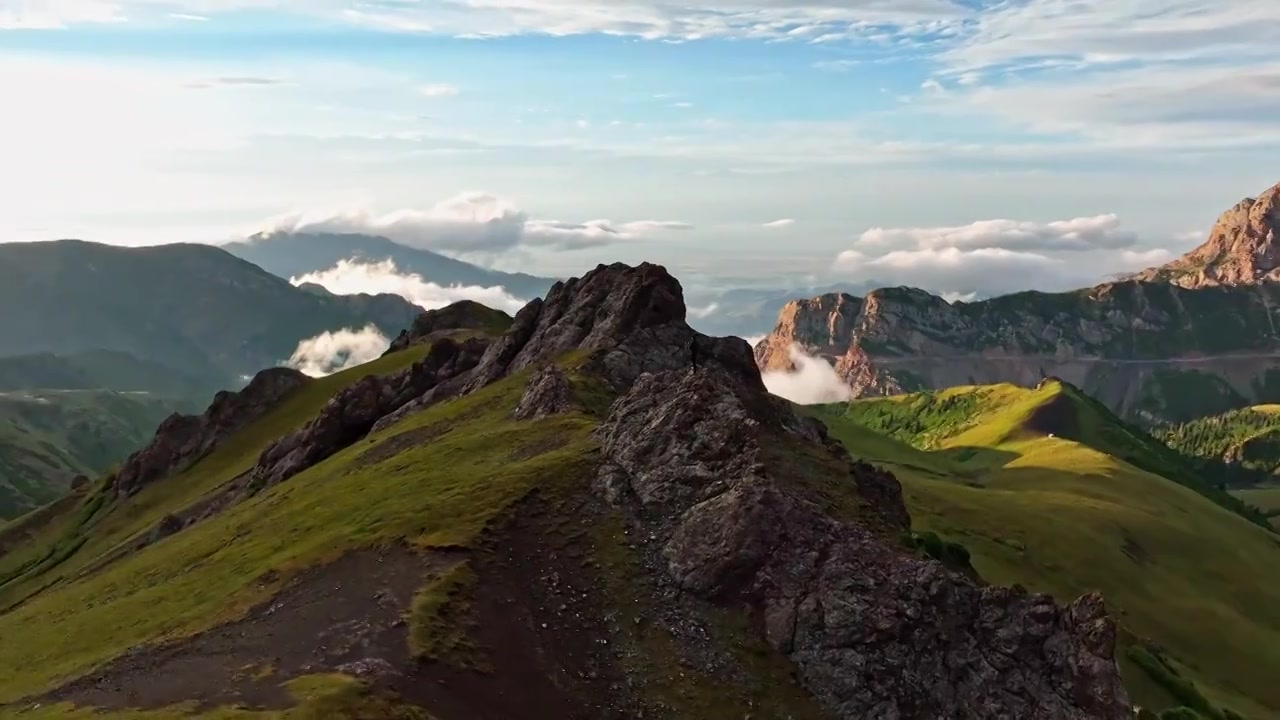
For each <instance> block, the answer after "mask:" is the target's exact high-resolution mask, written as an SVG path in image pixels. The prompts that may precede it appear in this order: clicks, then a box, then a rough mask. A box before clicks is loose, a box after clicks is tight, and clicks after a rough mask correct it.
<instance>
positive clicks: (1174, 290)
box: [756, 185, 1280, 424]
mask: <svg viewBox="0 0 1280 720" xmlns="http://www.w3.org/2000/svg"><path fill="white" fill-rule="evenodd" d="M1278 227H1280V185H1277V186H1275V187H1273V188H1271V189H1269V190H1268V191H1267V192H1265V193H1263V194H1262V195H1260V196H1259V197H1257V198H1248V199H1246V200H1244V201H1242V202H1240V203H1239V204H1237V205H1236V206H1234V207H1233V208H1231V209H1230V210H1228V211H1227V212H1226V213H1224V214H1223V215H1222V216H1221V217H1220V218H1219V220H1218V222H1217V224H1216V225H1215V226H1214V229H1213V230H1212V231H1211V232H1210V235H1209V239H1208V240H1207V241H1206V242H1205V243H1204V244H1203V245H1202V246H1200V247H1199V248H1197V249H1195V250H1193V251H1192V252H1190V253H1188V254H1187V255H1185V256H1183V257H1181V258H1179V259H1177V260H1175V261H1173V262H1171V263H1168V264H1167V265H1164V266H1161V267H1159V268H1153V269H1151V270H1148V271H1145V272H1143V273H1139V274H1137V275H1135V276H1132V277H1129V278H1126V279H1123V280H1120V281H1117V282H1109V283H1105V284H1103V285H1099V286H1097V287H1093V288H1086V289H1083V290H1077V291H1073V292H1065V293H1042V292H1023V293H1016V294H1013V295H1006V296H1002V297H996V298H992V299H989V300H984V301H979V302H973V303H954V304H952V303H948V302H947V301H946V300H944V299H942V298H940V297H937V296H935V295H931V294H930V293H927V292H925V291H923V290H917V289H913V288H905V287H903V288H885V289H879V290H875V291H872V292H870V293H867V294H866V295H865V296H864V297H857V296H854V295H850V294H845V293H831V294H826V295H821V296H818V297H815V298H812V299H808V300H796V301H793V302H790V303H788V304H787V305H785V306H784V307H783V309H782V311H781V313H780V315H779V318H778V322H777V324H776V326H775V328H774V330H773V332H772V333H771V334H770V335H769V336H768V337H766V338H765V339H764V340H763V341H762V342H761V343H759V344H758V345H757V347H756V359H757V362H758V363H759V365H760V367H761V368H763V369H765V370H782V369H790V368H792V367H793V365H794V363H793V360H792V357H791V355H790V350H789V348H790V347H791V346H792V345H796V346H799V347H800V348H802V349H803V350H805V351H806V352H808V353H812V354H817V355H820V356H822V357H825V358H827V359H828V360H830V361H831V362H832V363H833V364H834V365H835V369H836V371H837V373H838V374H839V376H840V377H841V378H842V379H843V380H844V381H845V382H846V383H847V384H848V385H849V386H850V388H851V389H852V391H853V393H854V395H855V396H873V395H887V394H895V393H900V392H910V391H915V390H926V389H937V388H945V387H953V386H957V385H975V384H991V383H1000V382H1011V383H1015V384H1018V385H1023V386H1030V385H1035V384H1036V383H1038V382H1039V381H1040V380H1041V379H1042V378H1044V377H1046V376H1057V377H1061V378H1063V379H1065V380H1067V381H1068V382H1070V383H1072V384H1074V385H1076V386H1078V387H1080V388H1082V389H1084V390H1085V391H1086V392H1087V393H1089V394H1090V395H1093V396H1094V397H1096V398H1098V399H1099V400H1101V401H1103V402H1104V403H1106V404H1107V405H1108V406H1109V407H1111V408H1112V409H1113V410H1116V411H1118V412H1119V413H1121V414H1122V415H1125V416H1127V417H1130V418H1134V419H1138V420H1141V421H1143V422H1146V423H1153V424H1159V423H1163V422H1178V421H1183V420H1188V419H1191V418H1195V417H1199V416H1203V415H1206V414H1212V413H1217V412H1223V411H1225V410H1228V409H1231V408H1235V407H1243V406H1245V405H1249V404H1254V403H1261V402H1275V401H1280V336H1278V335H1277V322H1278V321H1277V318H1276V315H1275V313H1276V311H1277V310H1280V283H1275V282H1272V281H1273V280H1274V279H1275V278H1276V277H1277V274H1278V271H1277V267H1278V266H1280V233H1278V232H1277V228H1278Z"/></svg>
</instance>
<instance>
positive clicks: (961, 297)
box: [942, 292, 978, 305]
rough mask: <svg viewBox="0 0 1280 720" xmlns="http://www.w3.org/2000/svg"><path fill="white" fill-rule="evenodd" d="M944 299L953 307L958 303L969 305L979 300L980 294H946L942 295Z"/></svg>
mask: <svg viewBox="0 0 1280 720" xmlns="http://www.w3.org/2000/svg"><path fill="white" fill-rule="evenodd" d="M942 299H943V300H946V301H947V302H949V303H951V304H952V305H954V304H956V303H958V302H963V303H969V302H973V301H974V300H977V299H978V293H976V292H967V293H958V292H944V293H942Z"/></svg>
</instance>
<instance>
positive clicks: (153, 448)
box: [108, 367, 310, 496]
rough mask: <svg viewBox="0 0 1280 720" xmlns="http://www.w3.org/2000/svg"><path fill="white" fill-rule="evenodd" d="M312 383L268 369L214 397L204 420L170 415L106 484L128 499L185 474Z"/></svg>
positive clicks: (292, 372) (289, 372)
mask: <svg viewBox="0 0 1280 720" xmlns="http://www.w3.org/2000/svg"><path fill="white" fill-rule="evenodd" d="M308 382H310V378H308V377H307V376H306V375H303V374H302V373H300V372H298V371H297V370H293V369H291V368H283V367H277V368H270V369H267V370H263V371H262V372H260V373H258V374H257V375H255V376H254V377H253V380H251V381H250V382H249V384H248V385H247V386H245V388H244V389H243V390H240V391H239V392H231V391H223V392H220V393H218V394H217V395H215V396H214V398H213V402H212V403H211V404H210V405H209V408H208V409H207V410H205V412H204V414H203V415H200V416H194V415H180V414H176V413H175V414H174V415H170V416H169V417H168V418H167V419H166V420H165V421H164V422H162V423H161V424H160V427H159V428H157V429H156V435H155V438H154V439H153V440H152V441H151V443H150V444H148V445H147V446H146V447H144V448H142V449H141V450H139V451H137V452H135V453H134V454H132V455H130V456H129V458H128V459H127V460H125V462H124V464H123V465H122V466H121V468H120V470H119V472H117V473H116V474H115V475H113V476H111V477H110V478H109V479H108V487H111V488H112V489H113V490H114V491H115V493H116V494H118V495H124V496H130V495H133V494H135V493H137V492H138V491H139V490H141V489H142V488H144V487H146V486H147V485H150V484H151V483H153V482H155V481H156V480H159V479H161V478H164V477H168V476H169V475H172V474H174V473H177V472H180V471H182V470H184V469H185V468H187V467H189V466H191V465H192V464H193V463H195V462H196V461H197V460H199V459H200V458H202V457H204V456H205V455H208V454H209V453H210V452H211V451H212V450H213V449H214V448H215V447H217V446H218V444H220V443H221V442H222V441H224V440H226V439H227V438H228V437H230V436H231V434H232V433H234V432H236V431H237V430H240V429H241V428H243V427H245V426H246V425H248V424H249V423H251V422H253V421H254V420H257V419H258V418H260V417H262V416H263V415H265V414H266V413H267V412H268V411H269V410H271V408H273V407H274V406H275V405H276V404H277V403H279V402H280V401H281V400H282V399H284V397H285V396H287V395H288V394H289V393H291V392H293V391H294V390H297V389H298V388H299V387H302V386H303V385H305V384H306V383H308Z"/></svg>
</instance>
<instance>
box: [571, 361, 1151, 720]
mask: <svg viewBox="0 0 1280 720" xmlns="http://www.w3.org/2000/svg"><path fill="white" fill-rule="evenodd" d="M749 385H750V384H749V383H743V382H740V381H739V380H738V379H735V378H733V377H731V376H730V375H729V374H728V373H725V372H722V371H720V370H711V371H707V372H702V373H696V374H695V373H688V372H666V373H660V374H645V375H643V376H641V377H640V378H639V379H638V380H637V382H636V383H635V386H634V388H633V389H632V390H631V391H630V392H629V393H628V394H627V395H626V396H624V397H622V398H620V399H619V400H618V401H617V402H616V403H615V404H614V406H613V409H612V411H611V412H610V416H609V418H608V419H607V421H606V422H605V423H604V424H603V425H602V426H601V428H600V429H599V431H598V433H597V435H598V438H599V440H600V442H601V445H602V449H603V453H604V457H605V462H604V464H603V466H602V468H601V470H600V472H599V475H598V477H597V481H596V487H597V489H598V491H599V492H600V493H601V494H602V496H603V497H604V498H605V499H606V500H608V501H609V502H610V503H612V504H614V505H616V506H618V507H621V508H623V509H624V510H626V511H627V512H628V513H629V515H630V516H631V518H632V521H633V522H635V523H638V524H640V525H641V527H642V528H643V529H642V532H646V533H648V534H650V535H651V536H652V537H653V538H655V539H656V542H658V543H660V546H661V547H662V557H663V558H664V559H665V563H666V566H665V573H666V574H667V575H668V576H669V577H670V578H671V580H672V581H674V582H675V583H676V584H677V585H678V586H679V587H680V588H682V589H683V591H684V592H687V593H690V594H692V595H695V596H697V597H700V598H704V599H706V600H710V601H713V602H732V603H735V604H746V605H747V606H749V607H750V608H751V609H752V611H753V613H754V614H755V615H756V616H758V617H759V618H760V621H761V626H762V628H763V632H764V635H765V637H766V639H767V640H768V642H769V643H770V644H771V645H773V647H775V648H776V649H778V650H779V651H780V652H783V653H785V654H786V655H787V656H789V657H790V658H791V660H792V661H793V662H794V663H795V665H796V668H797V670H798V674H799V677H800V679H801V681H802V683H803V685H804V686H805V687H806V688H807V689H808V691H809V692H811V693H812V694H813V695H814V696H815V697H816V698H817V699H818V700H819V701H820V702H821V703H822V704H823V705H824V706H825V707H827V708H828V709H829V710H830V711H831V712H832V713H833V714H834V715H835V716H837V717H841V718H849V719H853V718H938V719H941V718H975V719H976V718H1002V717H1004V718H1029V719H1033V720H1035V719H1043V720H1050V719H1053V720H1058V719H1063V720H1074V719H1080V720H1084V719H1085V718H1088V719H1091V720H1112V719H1115V720H1118V719H1119V718H1128V717H1129V716H1130V708H1129V702H1128V697H1127V695H1126V693H1125V690H1124V687H1123V685H1122V684H1121V681H1120V676H1119V672H1118V670H1117V668H1116V665H1115V661H1114V650H1115V626H1114V624H1113V623H1112V621H1111V620H1110V618H1108V617H1107V615H1106V613H1105V609H1104V607H1103V604H1102V601H1101V598H1099V597H1097V596H1092V595H1090V596H1085V597H1083V598H1081V599H1079V600H1077V601H1075V602H1074V603H1071V604H1069V605H1067V606H1065V607H1062V606H1059V605H1057V604H1056V603H1054V601H1053V600H1052V599H1051V598H1049V597H1047V596H1043V595H1028V594H1026V593H1024V592H1019V591H1015V590H1010V589H1005V588H981V587H978V586H977V585H976V584H975V583H974V582H973V581H972V580H970V579H969V578H967V577H964V576H962V575H959V574H956V573H954V572H951V571H949V570H947V569H946V568H944V567H943V566H942V565H941V564H940V563H937V562H935V561H933V560H927V559H921V558H919V557H917V556H915V555H914V554H912V553H910V552H908V551H907V550H906V549H905V548H903V547H901V546H900V545H898V544H897V542H896V540H895V534H894V532H893V527H894V526H895V525H896V526H898V527H902V526H903V525H904V523H909V518H907V517H906V512H905V509H902V510H901V514H900V515H899V514H897V512H895V510H894V508H895V506H896V507H899V508H900V507H901V490H900V487H898V485H897V482H896V480H893V481H890V478H891V477H892V476H890V475H888V474H887V473H884V472H883V471H880V470H876V469H874V468H871V467H869V466H865V465H861V464H853V463H852V462H850V463H849V473H850V484H851V486H852V487H850V488H849V490H850V491H856V492H857V493H858V494H860V495H864V499H866V500H868V501H869V503H870V504H871V505H872V507H873V508H874V509H875V510H876V511H877V512H878V514H879V515H880V516H881V517H882V518H883V519H886V520H887V521H888V522H887V524H888V525H889V527H888V528H885V527H883V526H881V525H878V524H877V523H874V522H871V523H860V522H851V521H841V520H837V519H835V518H833V517H831V516H829V515H828V514H826V513H825V512H824V511H823V510H822V506H821V505H820V504H819V503H818V502H816V501H815V498H812V497H809V496H808V495H807V494H806V491H805V490H804V489H803V487H802V486H799V485H797V484H795V483H791V482H787V481H786V474H787V471H788V469H787V468H779V467H770V466H768V465H767V464H765V463H764V462H763V461H762V450H761V447H762V446H761V439H762V438H763V437H765V435H767V434H770V433H779V432H787V433H791V434H792V435H794V436H795V437H799V438H806V439H808V440H809V441H815V440H814V438H812V437H810V434H811V433H812V428H811V427H809V426H807V425H806V424H804V423H802V422H799V421H796V420H795V419H794V417H788V416H789V415H791V412H790V410H789V408H787V407H786V406H784V405H782V404H780V403H775V402H770V401H769V400H768V399H767V398H761V397H758V396H759V395H763V393H762V392H760V391H758V390H753V389H750V387H749ZM867 495H869V496H870V497H865V496H867ZM895 495H896V497H895ZM899 534H900V533H899Z"/></svg>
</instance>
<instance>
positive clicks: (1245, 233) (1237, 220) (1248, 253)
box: [1136, 184, 1280, 288]
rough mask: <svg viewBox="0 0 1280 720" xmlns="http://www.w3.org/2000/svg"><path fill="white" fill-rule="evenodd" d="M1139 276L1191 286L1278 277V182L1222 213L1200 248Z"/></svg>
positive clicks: (1279, 194) (1279, 260) (1144, 278)
mask: <svg viewBox="0 0 1280 720" xmlns="http://www.w3.org/2000/svg"><path fill="white" fill-rule="evenodd" d="M1136 277H1137V278H1138V279H1141V280H1147V281H1166V282H1172V283H1174V284H1177V285H1181V286H1182V287H1187V288H1197V287H1206V286H1213V285H1250V284H1254V283H1259V282H1264V281H1275V280H1280V184H1276V185H1275V186H1273V187H1271V188H1270V189H1268V190H1267V191H1266V192H1264V193H1262V194H1261V195H1259V196H1258V197H1256V198H1245V199H1244V200H1241V201H1240V202H1238V203H1236V204H1235V205H1234V206H1233V207H1232V208H1231V209H1230V210H1227V211H1226V212H1224V213H1222V215H1220V216H1219V217H1218V221H1217V222H1216V223H1214V225H1213V229H1212V230H1210V231H1209V238H1208V239H1207V240H1206V241H1205V242H1204V244H1202V245H1200V247H1197V248H1196V249H1194V250H1192V251H1191V252H1189V253H1187V254H1186V255H1183V256H1182V257H1180V258H1178V259H1177V260H1174V261H1172V262H1170V263H1167V264H1165V265H1162V266H1160V267H1157V268H1152V269H1150V270H1146V271H1144V272H1142V273H1139V274H1138V275H1137V276H1136Z"/></svg>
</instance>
